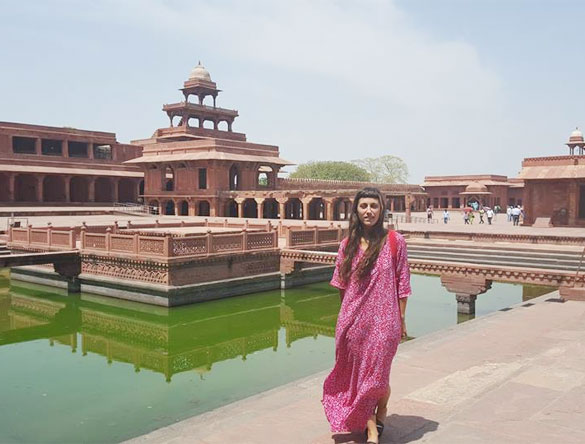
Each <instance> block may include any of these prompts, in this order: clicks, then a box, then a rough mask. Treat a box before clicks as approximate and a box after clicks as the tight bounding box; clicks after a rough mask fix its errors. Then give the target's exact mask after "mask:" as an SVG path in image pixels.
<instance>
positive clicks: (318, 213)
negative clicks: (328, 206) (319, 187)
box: [308, 197, 327, 220]
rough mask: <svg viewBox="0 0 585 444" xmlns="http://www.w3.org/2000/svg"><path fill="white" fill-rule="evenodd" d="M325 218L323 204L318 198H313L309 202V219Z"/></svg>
mask: <svg viewBox="0 0 585 444" xmlns="http://www.w3.org/2000/svg"><path fill="white" fill-rule="evenodd" d="M326 217H327V215H326V214H325V202H324V201H323V199H321V198H320V197H315V198H314V199H313V200H311V202H309V217H308V218H309V219H311V220H324V219H325V218H326Z"/></svg>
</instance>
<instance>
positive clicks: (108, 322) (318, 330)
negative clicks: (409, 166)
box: [0, 283, 339, 381]
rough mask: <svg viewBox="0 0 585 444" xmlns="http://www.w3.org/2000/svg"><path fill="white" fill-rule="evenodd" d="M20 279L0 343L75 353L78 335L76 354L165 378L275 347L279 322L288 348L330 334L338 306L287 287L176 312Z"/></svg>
mask: <svg viewBox="0 0 585 444" xmlns="http://www.w3.org/2000/svg"><path fill="white" fill-rule="evenodd" d="M19 285H21V284H20V283H19ZM24 285H27V284H23V287H12V288H11V292H10V295H8V296H6V297H4V298H3V299H0V300H1V301H2V302H1V303H2V305H0V306H1V307H5V308H4V309H3V311H2V313H3V312H6V313H7V314H6V315H5V316H4V317H0V346H1V345H6V344H9V343H16V342H26V341H31V340H38V339H44V338H48V339H49V340H50V341H51V344H53V343H58V344H64V345H68V346H70V347H71V348H72V349H73V350H74V351H75V350H76V349H77V348H78V343H77V341H78V340H80V347H81V350H82V353H83V355H86V354H88V353H96V354H99V355H102V356H104V357H106V359H107V360H108V362H109V363H111V362H124V363H128V364H132V365H133V366H134V368H135V370H136V371H139V370H140V369H143V368H144V369H149V370H152V371H155V372H158V373H162V374H164V375H165V379H166V380H167V381H170V380H171V378H172V376H173V375H174V374H177V373H181V372H185V371H190V370H194V371H196V372H197V373H199V374H200V375H201V374H203V373H205V372H207V371H209V370H211V368H212V366H213V364H214V363H215V362H220V361H224V360H228V359H234V358H238V357H241V358H242V359H244V360H245V359H246V357H247V356H248V355H249V354H251V353H253V352H256V351H260V350H265V349H270V348H272V349H273V350H276V349H277V347H278V331H279V329H280V328H281V327H284V328H285V329H286V338H287V345H288V346H290V345H291V344H292V342H294V341H295V340H297V339H301V338H304V337H312V336H316V335H325V336H330V337H332V336H334V335H335V321H336V316H337V311H338V309H339V306H338V303H339V297H338V295H337V294H335V295H322V291H321V292H318V293H315V294H311V293H308V294H307V293H306V292H305V293H301V292H300V291H299V292H294V291H293V292H291V297H290V298H287V299H286V300H280V299H278V296H277V295H276V294H275V293H265V294H259V295H255V296H254V297H253V298H236V299H233V300H231V299H230V300H222V301H218V302H215V303H208V304H200V305H197V306H195V307H185V309H178V310H168V309H163V308H152V309H150V310H146V311H136V310H133V309H131V308H126V307H120V306H112V305H111V301H110V302H109V304H108V305H106V304H104V303H102V302H103V301H102V300H101V299H99V298H95V297H92V298H91V299H90V298H85V297H83V296H82V297H81V299H80V298H76V297H71V296H68V297H65V296H60V295H57V294H47V293H46V289H45V288H44V287H36V288H35V286H32V285H30V284H28V285H30V287H29V288H24ZM39 290H41V291H39ZM41 295H42V296H41ZM3 330H7V331H3ZM78 335H79V336H78Z"/></svg>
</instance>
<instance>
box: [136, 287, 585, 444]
mask: <svg viewBox="0 0 585 444" xmlns="http://www.w3.org/2000/svg"><path fill="white" fill-rule="evenodd" d="M556 297H557V294H556V293H553V294H551V295H547V296H543V297H540V298H537V299H534V300H532V301H530V302H529V303H523V304H519V305H517V306H515V307H513V308H512V309H511V310H508V311H500V312H496V313H493V314H491V315H488V316H485V317H482V318H479V319H476V320H473V321H469V322H466V323H463V324H460V325H457V326H454V327H451V328H448V329H446V330H442V331H439V332H436V333H434V334H430V335H427V336H423V337H420V338H418V339H415V340H413V341H410V342H408V343H405V344H402V345H401V346H400V348H399V351H398V355H397V357H396V360H395V362H394V365H393V369H392V390H393V392H392V397H391V402H390V408H389V415H390V416H389V417H388V418H387V419H386V431H385V432H384V436H383V438H382V439H381V441H380V442H382V443H391V442H401V443H407V442H430V443H465V444H468V443H490V444H491V443H561V442H562V443H583V442H585V420H584V418H585V303H582V302H570V301H569V302H566V303H558V302H553V301H550V299H551V298H556ZM547 300H548V301H547ZM325 376H326V372H323V373H319V374H316V375H313V376H311V377H308V378H305V379H303V380H300V381H296V382H293V383H290V384H288V385H285V386H282V387H279V388H276V389H273V390H270V391H267V392H264V393H261V394H259V395H256V396H253V397H251V398H247V399H244V400H241V401H238V402H235V403H233V404H230V405H227V406H225V407H222V408H219V409H217V410H214V411H211V412H208V413H205V414H203V415H200V416H196V417H193V418H190V419H187V420H185V421H182V422H179V423H177V424H174V425H172V426H169V427H166V428H163V429H160V430H157V431H154V432H152V433H150V434H148V435H145V436H142V437H138V438H136V439H134V440H132V441H131V442H133V443H141V444H146V443H183V442H185V443H187V442H189V443H208V444H211V443H219V442H227V443H241V444H245V443H283V444H285V443H295V444H297V443H313V444H321V443H323V444H325V443H334V442H335V443H352V442H363V438H362V437H361V436H357V435H355V436H352V435H341V434H339V435H335V436H332V435H331V434H330V433H329V432H328V430H329V429H328V424H327V422H326V420H325V418H324V415H323V412H322V408H321V405H320V396H321V384H322V381H323V379H324V377H325Z"/></svg>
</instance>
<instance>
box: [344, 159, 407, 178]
mask: <svg viewBox="0 0 585 444" xmlns="http://www.w3.org/2000/svg"><path fill="white" fill-rule="evenodd" d="M353 163H354V164H355V165H357V166H359V167H361V168H363V169H364V170H366V171H367V172H368V173H369V175H370V180H371V181H372V182H376V183H406V180H407V179H408V167H407V166H406V163H404V160H402V159H401V158H400V157H396V156H391V155H387V156H382V157H368V158H365V159H358V160H354V161H353Z"/></svg>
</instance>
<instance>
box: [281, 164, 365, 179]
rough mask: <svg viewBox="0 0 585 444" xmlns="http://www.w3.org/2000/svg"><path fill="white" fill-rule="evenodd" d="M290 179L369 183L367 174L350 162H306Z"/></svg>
mask: <svg viewBox="0 0 585 444" xmlns="http://www.w3.org/2000/svg"><path fill="white" fill-rule="evenodd" d="M290 177H291V178H292V179H322V180H349V181H358V182H369V181H370V175H369V174H368V172H367V171H366V170H365V169H364V168H362V167H360V166H358V165H355V164H353V163H350V162H333V161H328V162H307V163H303V164H301V165H299V166H298V168H297V169H296V171H295V172H294V173H291V175H290Z"/></svg>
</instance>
